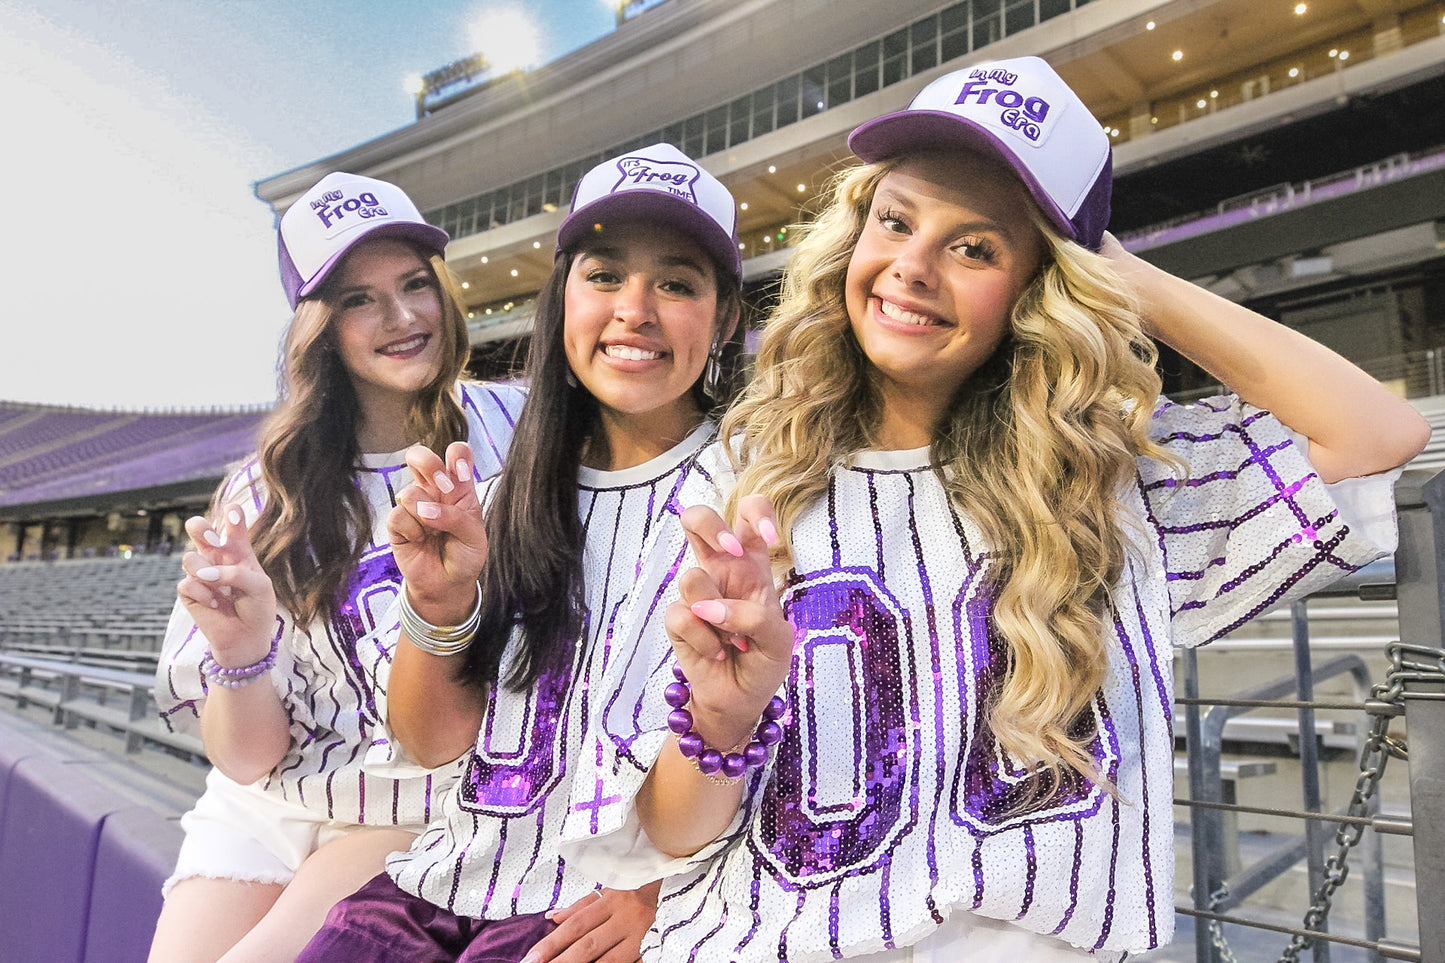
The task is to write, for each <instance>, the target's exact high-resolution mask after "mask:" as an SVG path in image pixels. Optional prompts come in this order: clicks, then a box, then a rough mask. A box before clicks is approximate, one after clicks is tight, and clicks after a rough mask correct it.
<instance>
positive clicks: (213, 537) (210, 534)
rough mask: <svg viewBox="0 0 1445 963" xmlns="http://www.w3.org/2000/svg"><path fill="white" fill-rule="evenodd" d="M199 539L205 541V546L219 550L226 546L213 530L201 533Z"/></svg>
mask: <svg viewBox="0 0 1445 963" xmlns="http://www.w3.org/2000/svg"><path fill="white" fill-rule="evenodd" d="M201 537H202V538H204V539H205V540H206V544H207V545H214V546H216V547H217V548H220V547H221V546H222V545H224V544H226V543H225V542H223V541H221V536H219V535H217V534H216V533H215V531H214V530H213V529H209V528H208V529H206V530H205V531H204V532H202V533H201Z"/></svg>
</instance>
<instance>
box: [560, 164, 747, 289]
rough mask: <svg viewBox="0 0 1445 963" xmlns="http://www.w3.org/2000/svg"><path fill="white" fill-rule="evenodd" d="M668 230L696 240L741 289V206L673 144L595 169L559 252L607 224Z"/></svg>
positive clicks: (565, 226)
mask: <svg viewBox="0 0 1445 963" xmlns="http://www.w3.org/2000/svg"><path fill="white" fill-rule="evenodd" d="M617 220H626V221H633V222H636V221H642V222H650V223H656V224H667V225H669V226H671V227H673V228H675V229H677V230H679V231H681V232H682V233H684V234H686V235H688V236H689V237H691V238H693V239H694V240H696V241H697V242H698V243H699V244H700V245H702V247H703V249H704V250H706V251H707V252H708V253H709V254H711V255H712V256H713V258H714V259H715V260H716V261H717V263H718V264H721V265H723V266H724V267H725V268H726V269H727V270H728V271H729V272H730V273H731V274H732V277H733V279H734V280H736V281H738V282H739V283H741V281H742V271H743V259H742V255H741V254H740V253H739V252H738V231H737V225H738V221H737V202H736V201H734V200H733V195H732V192H731V191H729V190H728V189H727V187H725V186H724V185H723V183H722V182H721V181H719V180H718V179H717V178H716V177H714V176H713V175H712V174H710V173H709V172H708V171H707V170H705V169H704V168H703V167H702V166H700V165H699V164H698V163H697V162H696V161H694V160H693V159H692V158H691V157H688V156H687V155H686V154H684V153H683V152H682V151H680V150H678V149H677V148H676V147H675V146H673V145H672V144H667V143H661V144H653V145H651V146H650V147H641V148H638V149H637V150H633V151H629V152H628V153H626V154H621V155H619V156H617V157H613V158H610V159H608V160H605V161H603V162H602V163H600V164H598V165H596V166H595V167H593V168H592V169H591V170H589V171H588V172H587V173H586V174H583V175H582V177H581V179H579V180H578V181H577V187H576V189H575V190H574V191H573V192H572V213H570V214H568V215H567V219H566V220H564V221H563V222H562V226H561V227H560V228H558V229H557V251H558V253H561V252H562V251H564V250H568V249H570V248H573V247H575V246H576V245H577V244H579V243H581V242H582V241H583V240H584V239H586V238H587V237H589V236H591V235H592V233H593V232H594V231H597V230H600V229H603V227H604V222H606V221H617Z"/></svg>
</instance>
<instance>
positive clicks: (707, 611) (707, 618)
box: [692, 599, 728, 624]
mask: <svg viewBox="0 0 1445 963" xmlns="http://www.w3.org/2000/svg"><path fill="white" fill-rule="evenodd" d="M692 614H693V615H696V616H697V617H698V618H700V619H702V620H703V621H704V622H712V623H714V624H716V623H718V622H721V621H722V620H723V619H725V618H727V617H728V607H727V606H726V605H724V604H722V603H721V602H719V601H717V600H716V599H704V600H703V601H701V602H694V603H692Z"/></svg>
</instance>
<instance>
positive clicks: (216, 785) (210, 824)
mask: <svg viewBox="0 0 1445 963" xmlns="http://www.w3.org/2000/svg"><path fill="white" fill-rule="evenodd" d="M181 828H182V829H184V830H185V831H186V838H185V840H184V841H183V842H182V843H181V853H180V856H179V857H177V859H176V870H175V872H174V873H172V874H171V877H170V879H168V880H166V881H165V884H164V885H163V886H162V887H161V894H162V895H165V894H167V893H169V892H170V891H171V887H172V886H174V885H175V884H176V883H178V882H180V881H181V880H183V879H191V878H193V877H197V876H200V877H205V878H207V879H235V880H241V881H244V882H248V883H279V884H281V885H283V886H284V885H285V884H287V883H289V882H291V879H292V877H294V876H295V875H296V871H297V870H298V869H300V868H301V864H302V863H303V862H305V860H306V857H308V856H310V855H311V854H312V853H314V852H316V850H318V849H320V848H321V847H322V846H324V845H326V844H327V843H329V842H331V841H332V840H334V839H339V838H341V837H342V836H345V835H347V834H348V833H352V832H355V831H356V830H358V829H363V828H366V827H363V826H359V825H357V824H356V823H344V822H337V821H336V820H334V819H327V818H326V817H325V816H323V815H321V814H319V813H315V812H312V811H311V810H309V809H306V808H305V807H303V806H298V805H296V804H295V803H290V802H287V801H286V800H284V799H281V798H280V797H279V796H274V795H272V794H270V793H267V792H265V791H263V790H262V789H261V788H260V787H259V786H254V785H253V786H243V785H241V784H240V783H238V782H235V781H234V780H231V779H229V778H227V777H226V776H224V775H223V774H222V773H221V771H220V770H218V769H215V768H212V769H211V771H210V773H209V774H208V775H207V776H206V791H205V792H203V793H201V797H200V798H199V799H197V800H196V805H195V806H194V807H193V808H192V809H191V811H190V812H188V813H186V814H185V815H184V816H182V817H181ZM396 828H397V829H403V830H406V831H408V832H413V833H420V832H421V831H422V829H424V828H425V827H424V826H420V825H418V826H398V827H396Z"/></svg>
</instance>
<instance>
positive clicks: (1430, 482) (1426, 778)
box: [1395, 471, 1445, 963]
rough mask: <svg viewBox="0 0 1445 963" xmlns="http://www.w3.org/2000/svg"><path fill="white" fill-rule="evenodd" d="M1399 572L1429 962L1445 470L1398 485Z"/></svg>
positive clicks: (1443, 640)
mask: <svg viewBox="0 0 1445 963" xmlns="http://www.w3.org/2000/svg"><path fill="white" fill-rule="evenodd" d="M1395 502H1396V508H1397V511H1398V513H1399V519H1400V545H1399V548H1398V549H1396V551H1395V572H1396V578H1397V580H1398V582H1397V584H1398V593H1399V606H1400V639H1401V642H1402V643H1404V644H1405V647H1406V648H1405V661H1404V664H1403V666H1402V668H1403V669H1404V671H1402V672H1401V673H1400V678H1401V680H1402V683H1403V689H1402V693H1401V694H1402V696H1403V698H1404V702H1405V719H1406V723H1405V724H1406V729H1407V732H1408V735H1409V753H1410V756H1409V765H1410V813H1411V822H1412V823H1413V825H1414V852H1415V892H1416V894H1417V902H1418V912H1417V915H1418V917H1419V925H1420V959H1421V961H1422V963H1445V913H1441V912H1440V903H1439V900H1440V894H1441V893H1445V658H1442V647H1445V637H1442V633H1441V621H1442V617H1445V585H1442V582H1441V577H1442V575H1445V473H1441V474H1437V475H1434V476H1433V477H1431V476H1430V473H1429V472H1421V471H1409V472H1406V473H1405V474H1404V476H1403V477H1402V478H1401V479H1400V482H1399V484H1397V485H1396V487H1395Z"/></svg>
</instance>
